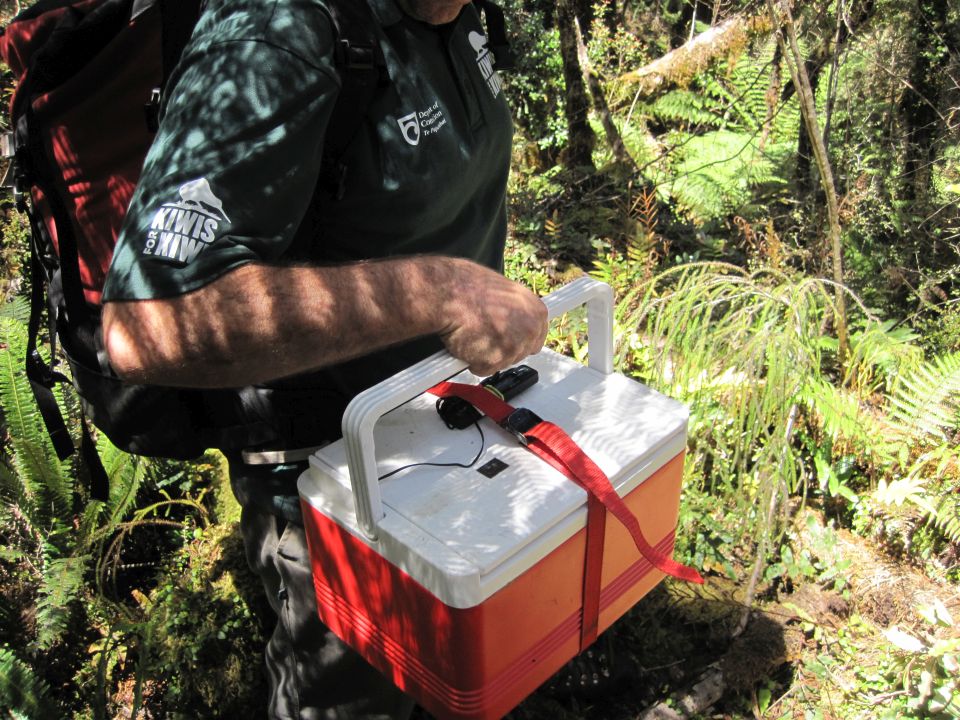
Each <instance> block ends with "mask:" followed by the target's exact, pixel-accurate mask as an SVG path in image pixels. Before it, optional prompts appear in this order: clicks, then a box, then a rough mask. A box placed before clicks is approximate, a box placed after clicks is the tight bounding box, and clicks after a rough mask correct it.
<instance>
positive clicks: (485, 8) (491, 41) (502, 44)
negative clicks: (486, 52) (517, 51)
mask: <svg viewBox="0 0 960 720" xmlns="http://www.w3.org/2000/svg"><path fill="white" fill-rule="evenodd" d="M473 4H474V6H475V7H476V8H477V12H478V13H482V14H483V19H484V22H485V24H486V26H487V47H489V48H490V52H492V53H493V56H494V59H495V61H496V62H495V63H494V64H495V66H496V68H497V70H498V71H499V70H513V69H514V68H515V67H516V64H517V63H516V58H515V57H514V55H513V50H512V49H511V48H510V41H509V40H508V39H507V24H506V21H505V20H504V17H503V9H502V8H501V7H500V6H499V5H497V4H496V3H493V2H491V1H490V0H473Z"/></svg>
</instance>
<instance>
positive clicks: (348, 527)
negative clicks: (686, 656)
mask: <svg viewBox="0 0 960 720" xmlns="http://www.w3.org/2000/svg"><path fill="white" fill-rule="evenodd" d="M612 301H613V294H612V291H611V290H610V288H609V287H608V286H606V285H604V284H603V283H599V282H597V281H594V280H589V279H581V280H578V281H576V282H574V283H571V284H570V285H567V286H566V287H564V288H561V289H560V290H558V291H557V292H555V293H553V294H551V295H549V296H548V297H547V298H545V302H546V304H547V307H548V309H549V311H550V315H551V317H556V316H557V315H559V314H561V313H563V312H566V311H568V310H570V309H573V308H575V307H577V306H579V305H581V304H586V305H587V311H588V331H589V334H590V351H591V352H590V364H589V366H587V367H585V366H583V365H581V364H579V363H578V362H576V361H574V360H572V359H570V358H568V357H564V356H562V355H559V354H557V353H554V352H552V351H550V350H543V351H542V352H540V353H538V354H537V355H535V356H532V357H530V358H528V359H527V360H526V361H525V362H526V364H528V365H530V366H531V367H533V368H535V369H536V370H537V371H538V372H539V374H540V380H539V382H538V383H537V384H536V385H534V386H533V387H531V388H530V389H528V390H526V391H524V392H523V393H521V394H520V395H518V396H517V397H516V398H515V399H514V400H513V401H512V404H514V405H516V406H518V407H520V406H522V407H525V408H529V409H530V410H533V411H534V412H535V413H537V414H538V415H540V416H541V417H542V418H544V419H548V420H551V421H553V422H554V423H555V424H557V425H559V426H560V427H562V428H563V429H564V430H566V432H567V433H568V434H569V435H570V436H571V437H572V438H573V440H574V441H575V442H576V443H577V444H578V445H579V446H580V447H581V448H582V449H583V450H584V451H585V452H586V454H587V455H588V456H589V457H590V458H591V459H592V460H593V461H594V462H595V463H596V464H597V465H598V466H599V467H600V468H601V469H602V470H603V471H604V473H605V474H606V475H607V477H608V478H609V479H610V482H611V484H612V485H613V487H614V488H615V489H616V491H617V493H618V494H619V495H620V497H622V498H623V500H624V501H625V503H626V505H627V506H628V507H629V508H630V510H631V511H632V512H633V514H634V515H635V516H636V518H637V519H638V520H639V523H640V527H641V528H642V531H643V534H644V536H645V537H646V538H647V540H648V541H649V543H650V544H651V545H652V546H654V547H655V548H656V549H657V550H658V551H660V552H662V553H664V554H665V555H666V556H669V555H670V554H671V553H672V550H673V543H674V531H675V528H676V523H677V512H678V505H679V499H680V481H681V475H682V468H683V456H684V449H685V446H686V430H687V410H686V408H685V407H684V406H683V405H681V404H680V403H678V402H676V401H674V400H671V399H670V398H667V397H664V396H663V395H660V394H659V393H657V392H654V391H653V390H651V389H650V388H648V387H646V386H644V385H642V384H640V383H638V382H636V381H634V380H631V379H629V378H627V377H624V376H623V375H619V374H616V373H614V372H613V368H612ZM463 368H464V365H463V363H461V362H460V361H457V360H454V359H453V358H451V357H450V356H449V355H447V354H446V353H438V354H437V355H435V356H433V357H431V358H428V359H427V360H425V361H423V362H422V363H420V364H418V365H415V366H414V367H412V368H410V369H409V370H407V371H405V372H403V373H400V374H399V375H397V376H395V377H393V378H390V379H389V380H387V381H385V382H383V383H381V384H380V385H377V386H375V387H373V388H371V389H369V390H367V391H365V392H364V393H362V394H360V395H358V396H357V397H356V398H355V399H354V400H353V402H352V403H351V404H350V406H349V408H348V409H347V412H346V413H345V415H344V418H343V435H344V437H343V439H342V440H339V441H337V442H336V443H333V444H331V445H328V446H326V447H324V448H322V449H320V450H318V451H317V452H316V453H314V454H313V455H312V456H311V458H310V466H309V469H308V470H307V471H306V472H304V473H303V475H301V477H300V480H299V485H298V487H299V492H300V497H301V503H302V506H303V510H304V522H305V525H306V531H307V540H308V543H309V546H310V554H311V562H312V566H313V577H314V584H315V586H316V591H317V605H318V609H319V613H320V617H321V618H322V619H323V621H324V622H325V623H326V624H327V625H328V626H329V627H330V628H331V629H332V630H333V631H334V632H335V633H336V634H337V635H338V636H339V637H341V638H342V639H343V640H344V641H346V642H347V643H348V644H350V645H351V646H352V647H354V648H355V649H356V650H358V651H359V652H360V653H361V654H362V655H363V656H364V657H365V658H366V659H367V660H368V661H369V662H370V663H371V664H372V665H374V666H375V667H377V668H379V670H380V671H382V672H383V673H384V674H385V675H386V676H387V677H389V678H390V679H392V680H393V681H394V682H395V683H396V684H397V685H398V686H399V687H401V688H403V689H404V690H405V691H407V692H408V693H409V694H410V695H412V696H413V697H414V698H415V699H416V700H417V701H418V702H419V703H420V704H421V705H422V706H423V707H425V708H426V709H427V710H428V711H430V712H431V713H432V714H434V715H435V716H437V717H439V718H498V717H501V716H503V715H504V714H505V713H507V712H508V711H510V710H511V709H512V708H513V707H514V706H516V705H517V704H518V703H519V702H520V701H522V700H523V699H524V698H525V697H527V696H528V695H529V694H530V693H531V692H533V690H535V689H536V688H537V687H538V686H539V685H540V684H541V683H543V682H544V681H545V680H547V679H548V678H549V677H550V676H551V675H553V674H554V673H555V672H556V671H557V670H558V669H559V668H560V667H561V666H562V665H563V664H564V663H566V662H567V661H568V660H570V659H571V658H572V657H573V656H575V655H576V654H577V653H578V652H580V651H581V649H583V648H582V647H581V624H582V623H583V622H584V619H583V615H584V613H583V612H582V605H583V602H584V586H585V582H584V580H585V578H584V573H585V553H586V544H587V543H586V538H587V533H586V525H587V494H586V492H585V491H584V490H582V489H581V488H580V487H579V486H578V485H577V484H576V483H574V482H572V481H571V480H569V479H568V478H567V477H565V476H564V475H563V474H561V473H560V472H558V471H557V470H555V469H554V468H553V467H551V466H550V465H549V464H548V463H546V462H544V461H543V460H541V459H540V458H539V457H537V456H535V455H534V454H532V453H531V452H530V451H529V450H527V449H526V448H525V447H523V446H522V445H521V444H520V443H519V442H518V440H517V438H516V437H515V436H514V435H512V434H510V433H509V432H507V431H506V430H503V429H502V428H501V427H500V426H499V425H497V424H495V423H493V422H492V421H490V420H489V419H488V418H484V419H483V420H481V421H480V426H481V427H482V432H483V438H484V440H483V441H481V435H480V433H479V432H478V431H477V429H476V428H474V427H472V426H471V427H469V428H467V429H464V430H451V429H448V428H447V427H446V425H445V424H444V422H443V420H442V419H441V418H440V417H439V416H438V414H437V411H436V408H435V405H436V398H435V397H433V396H432V395H429V394H425V391H426V390H427V389H429V388H431V387H433V386H434V385H435V384H436V383H438V382H440V381H442V380H445V379H447V378H450V377H451V376H453V375H456V374H457V373H459V375H458V376H457V377H455V378H453V379H454V380H456V381H458V382H463V383H476V382H477V381H478V380H479V378H476V377H474V376H473V375H472V374H470V373H469V372H467V371H464V370H463ZM481 442H482V448H483V453H482V456H481V457H480V458H479V460H478V461H477V462H476V463H475V464H474V465H473V466H472V467H469V468H451V467H430V466H416V467H411V468H409V469H407V470H403V471H402V472H399V473H397V474H395V475H392V476H390V477H389V478H386V479H384V480H382V481H378V478H379V477H381V476H383V475H386V474H387V473H389V472H391V471H392V470H394V469H396V468H399V467H402V466H406V465H409V464H411V463H422V462H433V463H464V464H467V463H469V462H470V461H471V460H472V459H473V458H474V456H475V455H476V454H477V452H478V451H479V450H480V449H481ZM601 527H603V531H602V532H601V533H599V534H600V536H601V539H602V541H603V542H602V555H601V558H602V562H600V563H597V564H596V567H598V568H600V572H599V592H598V594H597V597H598V598H599V601H598V603H592V604H597V605H598V608H597V610H598V616H597V617H594V618H592V619H589V618H588V622H591V623H597V626H598V628H597V629H598V630H599V631H603V630H604V629H605V628H607V627H609V626H610V625H611V624H612V623H613V622H614V621H616V620H617V619H618V618H619V617H620V616H621V615H623V614H624V613H625V612H626V611H627V610H628V609H630V608H631V607H632V606H633V605H634V604H635V603H636V602H637V601H638V600H639V599H640V598H641V597H643V596H644V595H645V594H646V593H647V592H649V591H650V590H651V589H652V588H653V587H654V586H655V585H656V584H657V583H658V582H660V580H662V579H663V577H664V573H663V572H661V571H660V570H657V569H656V568H654V567H653V566H652V565H651V564H650V563H649V562H648V561H647V560H645V559H644V558H643V557H642V556H641V554H640V552H639V551H638V550H637V547H636V545H635V544H634V541H633V540H632V539H631V536H630V534H628V532H627V530H626V529H625V528H624V527H623V525H621V524H620V523H618V522H616V521H615V520H613V519H612V518H611V519H609V520H608V521H607V522H606V523H605V525H601ZM595 612H596V611H595Z"/></svg>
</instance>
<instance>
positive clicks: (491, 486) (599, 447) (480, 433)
mask: <svg viewBox="0 0 960 720" xmlns="http://www.w3.org/2000/svg"><path fill="white" fill-rule="evenodd" d="M526 363H527V364H528V365H530V366H532V367H534V368H536V369H537V371H538V372H539V373H540V381H539V382H538V383H537V384H536V385H535V386H533V387H531V388H530V389H528V390H526V391H525V392H523V393H522V394H520V395H519V396H517V397H516V398H515V399H513V400H512V401H511V404H512V405H514V406H515V407H526V408H529V409H531V410H533V411H534V412H535V413H537V414H538V415H540V416H541V417H542V418H544V419H545V420H550V421H551V422H554V423H555V424H557V425H559V426H560V427H562V428H563V429H564V430H566V432H567V433H568V434H569V435H570V436H571V437H572V438H573V440H574V441H575V442H576V443H577V444H578V445H580V447H582V448H583V449H584V451H585V452H586V453H587V454H588V455H589V456H590V457H591V458H592V459H593V461H594V462H596V464H597V465H599V466H600V468H601V469H602V470H603V471H604V472H605V473H606V474H607V476H608V477H609V478H610V480H611V482H612V484H613V486H614V487H615V488H617V490H618V492H619V493H620V494H621V496H622V495H625V494H626V493H627V492H629V491H631V490H632V489H633V488H634V487H636V485H638V484H639V483H640V482H642V480H643V479H645V478H646V477H647V476H649V475H650V474H652V473H653V472H654V471H655V470H656V469H658V468H659V467H660V466H661V465H663V464H664V463H666V462H667V461H668V460H670V459H671V458H673V457H674V456H675V455H676V454H677V453H679V452H681V451H682V450H683V449H684V446H685V443H686V424H687V410H686V408H685V407H684V406H683V405H681V404H680V403H678V402H676V401H674V400H671V399H670V398H667V397H665V396H663V395H661V394H659V393H657V392H655V391H653V390H651V389H650V388H648V387H646V386H644V385H642V384H640V383H638V382H636V381H633V380H630V379H629V378H626V377H624V376H623V375H619V374H611V375H604V374H602V373H600V372H597V371H596V370H593V369H591V368H588V367H584V366H582V365H580V364H579V363H577V362H575V361H573V360H572V359H570V358H567V357H564V356H562V355H559V354H557V353H554V352H551V351H548V350H545V351H543V352H541V353H539V354H537V355H536V356H533V357H530V358H528V359H527V360H526ZM453 379H454V381H456V382H465V383H476V382H477V380H478V379H477V378H475V377H474V376H473V375H471V374H470V373H467V372H464V373H461V374H460V375H458V376H457V377H455V378H453ZM435 405H436V398H434V397H433V396H430V395H421V396H419V397H417V398H415V399H414V400H411V401H410V402H408V403H406V404H404V405H402V406H400V407H399V408H396V409H395V410H393V411H391V412H390V413H387V414H386V415H384V416H383V417H382V418H381V419H380V421H379V422H378V424H377V426H376V429H375V431H374V438H375V447H376V454H377V463H378V471H379V474H380V476H384V475H387V474H388V473H391V472H393V471H395V470H397V469H399V468H404V467H406V466H408V465H413V464H415V463H426V462H429V463H438V464H439V463H460V464H463V465H470V463H471V461H472V460H473V459H474V458H475V457H476V456H477V454H478V453H480V451H481V450H482V453H481V455H480V457H479V459H478V460H477V461H476V462H475V463H474V464H472V465H470V467H437V466H429V465H414V466H412V467H409V468H407V469H404V470H400V471H399V472H397V473H396V474H393V475H391V476H390V477H387V478H384V479H383V480H381V486H380V487H381V498H382V502H383V505H384V510H385V512H386V513H387V516H388V517H387V518H385V522H384V523H382V530H384V532H386V533H387V534H388V535H392V537H391V538H390V539H389V540H388V541H387V542H381V543H380V545H381V547H379V548H378V549H379V550H380V551H381V552H382V553H383V554H384V555H385V556H386V557H387V559H389V560H391V561H392V562H394V563H395V564H397V565H398V566H400V567H401V568H403V569H404V570H406V571H407V572H408V573H410V574H411V575H413V576H414V577H415V579H417V580H418V581H420V582H421V583H422V584H424V585H425V586H427V587H428V589H431V590H432V591H433V592H435V593H436V594H437V595H438V596H439V597H441V599H445V598H444V596H445V595H448V596H449V595H450V594H451V592H452V593H453V595H456V594H457V592H454V591H448V590H445V589H444V587H443V585H444V582H443V580H442V579H441V580H438V578H437V567H438V566H439V567H440V568H441V572H440V574H441V575H442V567H443V565H444V563H447V564H450V565H451V574H452V575H455V576H457V577H462V576H463V575H464V574H470V573H471V572H472V573H475V574H476V575H477V576H478V577H479V583H480V585H481V586H483V590H482V592H483V594H484V595H485V596H488V595H489V594H492V593H493V592H495V591H496V590H497V589H499V587H502V586H503V585H504V584H506V583H507V582H509V581H510V580H511V579H513V578H514V577H516V576H517V575H519V574H520V573H522V572H523V571H524V570H526V569H528V568H529V567H531V566H532V565H533V564H535V563H536V562H537V561H538V560H539V559H540V558H542V557H543V556H545V555H546V554H547V553H548V552H550V551H551V550H552V549H553V548H555V547H556V546H557V545H559V544H560V543H561V542H563V540H565V539H566V538H567V537H569V536H570V535H572V534H573V533H574V532H576V531H577V530H578V529H579V528H580V527H583V525H584V523H585V517H586V513H585V510H583V509H584V508H585V505H586V493H585V492H584V491H583V490H581V489H580V488H579V487H578V486H577V485H576V484H575V483H573V482H571V481H570V480H569V479H567V478H566V477H565V476H563V475H562V474H561V473H560V472H558V471H557V470H555V469H553V468H552V467H550V466H549V465H548V464H547V463H545V462H544V461H543V460H541V459H540V458H538V457H537V456H535V455H534V454H533V453H531V452H529V451H528V450H526V449H525V448H524V447H522V446H521V445H520V444H519V443H518V442H517V440H516V439H515V438H514V437H513V436H512V435H511V434H509V433H507V432H506V431H504V430H503V429H502V428H500V427H499V426H498V425H496V424H495V423H493V422H492V421H490V420H489V419H486V418H484V419H483V420H481V421H480V423H479V427H480V429H479V430H478V429H477V427H474V426H471V427H469V428H466V429H464V430H450V429H448V428H447V427H446V425H445V424H444V422H443V421H442V420H441V419H440V417H439V416H438V414H437V412H436V409H435ZM310 462H311V470H310V471H308V473H307V474H305V476H304V478H305V480H302V481H301V494H303V495H304V496H305V497H306V498H307V500H308V501H310V502H314V504H316V502H315V498H314V499H311V496H312V495H313V494H315V493H316V491H317V490H319V489H320V486H323V485H325V486H327V492H328V493H329V489H330V481H333V482H334V483H335V484H336V485H338V486H340V487H341V488H344V489H348V488H349V487H350V479H349V474H348V470H347V460H346V450H345V446H344V443H343V442H342V441H338V442H336V443H333V444H331V445H328V446H327V447H325V448H322V449H321V450H318V451H317V452H316V453H315V454H314V455H313V456H312V457H311V461H310ZM308 476H313V477H314V478H315V479H317V478H318V477H319V478H322V480H321V481H320V482H319V484H316V485H315V486H314V487H312V488H311V484H310V480H309V478H308ZM581 510H583V512H582V515H583V519H581V520H579V523H573V527H571V528H570V529H569V531H568V532H559V533H558V532H557V531H556V530H557V529H558V526H560V525H562V524H564V521H565V520H567V519H569V518H570V517H571V516H572V515H574V514H576V513H577V512H578V511H581ZM325 512H327V513H328V514H331V515H333V516H334V519H335V520H337V521H338V522H340V523H341V524H342V525H344V526H345V527H347V528H348V529H350V530H351V531H352V532H354V534H358V531H357V530H356V525H355V522H356V521H355V518H353V512H352V508H346V509H345V512H342V513H338V512H337V510H336V507H335V505H333V506H331V505H329V504H328V505H327V507H325ZM338 514H339V515H340V517H339V518H338V517H336V516H337V515H338ZM577 524H579V527H576V525H577ZM350 525H353V527H352V528H351V527H350ZM403 525H405V526H406V527H405V528H403V530H402V531H399V532H400V534H402V535H404V536H406V537H407V538H408V541H409V542H412V539H413V538H416V539H417V544H418V545H419V547H410V546H408V544H406V542H405V541H403V540H400V541H397V540H398V538H397V537H394V536H395V535H396V533H397V532H398V528H399V527H400V526H403ZM428 538H429V539H431V540H432V541H428V542H424V541H425V540H427V539H428ZM433 541H435V542H433ZM544 543H546V544H544ZM417 555H420V556H425V555H433V556H435V557H431V558H427V559H426V562H427V564H428V565H429V566H431V568H432V569H431V570H430V572H429V573H428V575H429V577H427V578H422V577H417V575H418V571H417V568H418V567H419V566H420V565H422V564H423V560H424V557H421V558H419V559H418V558H416V557H414V556H417ZM453 566H455V567H453ZM438 583H439V588H440V591H439V592H438V591H437V586H438ZM445 601H448V599H445ZM448 602H449V601H448ZM456 604H459V603H456Z"/></svg>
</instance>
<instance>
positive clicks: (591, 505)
mask: <svg viewBox="0 0 960 720" xmlns="http://www.w3.org/2000/svg"><path fill="white" fill-rule="evenodd" d="M429 392H430V393H431V394H433V395H436V396H438V397H441V398H446V397H459V398H461V399H463V400H466V401H467V402H469V403H470V404H471V405H473V406H474V407H476V408H477V409H478V410H480V411H481V412H482V413H483V414H484V415H486V416H487V417H489V418H490V419H491V420H493V421H494V422H496V423H497V424H498V425H499V424H502V423H503V422H504V420H506V418H507V417H509V416H510V414H511V413H513V412H514V408H513V407H512V406H511V405H509V404H508V403H506V402H504V401H503V400H501V399H500V398H498V397H496V396H495V395H494V394H493V393H491V392H490V391H489V390H487V389H486V388H484V387H482V386H480V385H465V384H463V383H451V382H442V383H439V384H438V385H436V386H434V387H433V388H431V389H430V390H429ZM524 437H525V439H526V441H527V448H528V449H529V450H530V451H531V452H533V453H534V454H535V455H537V456H538V457H540V458H541V459H543V460H544V461H545V462H547V463H549V464H550V465H551V466H552V467H553V468H555V469H556V470H558V471H560V472H561V473H563V474H564V475H565V476H567V477H568V478H570V479H571V480H573V481H574V482H575V483H577V485H579V486H580V487H582V488H583V489H584V490H585V491H586V492H587V497H588V502H587V549H586V559H585V567H584V583H583V622H582V624H581V634H580V647H581V650H583V649H585V648H586V647H587V646H589V645H590V644H591V643H592V642H593V641H594V640H596V637H597V625H598V622H599V614H600V571H601V567H602V561H603V539H604V533H605V524H606V522H605V521H606V513H605V512H604V510H609V511H610V512H611V513H612V514H613V515H614V517H616V518H617V520H619V521H620V522H621V523H622V524H623V526H624V527H625V528H626V529H627V531H628V532H629V533H630V536H631V537H632V538H633V542H634V544H636V546H637V549H638V550H639V551H640V554H641V555H643V557H644V558H645V559H646V560H647V562H649V563H650V564H651V565H653V567H655V568H657V569H658V570H661V571H662V572H664V573H666V574H668V575H672V576H673V577H676V578H680V579H681V580H686V581H688V582H695V583H703V578H702V577H701V576H700V573H698V572H697V571H696V570H694V569H693V568H690V567H687V566H685V565H681V564H680V563H678V562H676V561H675V560H673V559H672V558H670V557H667V556H666V555H664V554H663V553H661V552H658V551H657V550H656V549H654V548H653V547H652V546H651V545H650V543H648V542H647V540H646V538H645V537H644V536H643V531H642V530H641V529H640V523H639V522H637V518H636V517H635V516H634V514H633V513H632V512H630V508H628V507H627V506H626V504H625V503H624V502H623V500H622V499H621V498H620V496H619V495H618V494H617V491H616V490H614V488H613V486H612V485H611V484H610V480H609V478H607V476H606V475H605V474H604V472H603V471H602V470H601V469H600V468H599V467H598V466H597V464H596V463H594V462H593V461H592V460H591V459H590V458H589V457H588V456H587V454H586V453H585V452H583V450H582V449H581V448H580V446H578V445H577V444H576V443H575V442H574V441H573V440H572V439H571V438H570V436H569V435H567V433H566V432H564V431H563V429H562V428H560V427H558V426H557V425H554V424H553V423H551V422H547V421H545V420H543V421H541V422H540V423H538V424H537V425H535V426H534V427H532V428H530V429H528V430H527V431H526V432H525V433H524Z"/></svg>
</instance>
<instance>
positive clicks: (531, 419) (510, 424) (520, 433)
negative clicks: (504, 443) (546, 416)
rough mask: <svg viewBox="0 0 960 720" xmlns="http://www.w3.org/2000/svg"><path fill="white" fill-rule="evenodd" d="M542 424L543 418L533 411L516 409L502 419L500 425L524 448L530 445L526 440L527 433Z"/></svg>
mask: <svg viewBox="0 0 960 720" xmlns="http://www.w3.org/2000/svg"><path fill="white" fill-rule="evenodd" d="M542 422H543V418H542V417H540V416H539V415H537V414H536V413H535V412H534V411H533V410H529V409H527V408H523V407H522V408H517V409H516V410H514V411H513V412H512V413H510V414H509V415H507V417H505V418H504V420H503V422H502V423H500V427H502V428H503V429H504V430H506V431H507V432H509V433H511V434H512V435H513V436H514V437H516V438H517V440H518V441H519V442H520V444H521V445H523V446H524V447H526V446H527V445H529V444H530V441H529V440H528V439H527V433H528V432H530V431H531V430H533V429H534V428H535V427H536V426H537V425H539V424H540V423H542Z"/></svg>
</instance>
